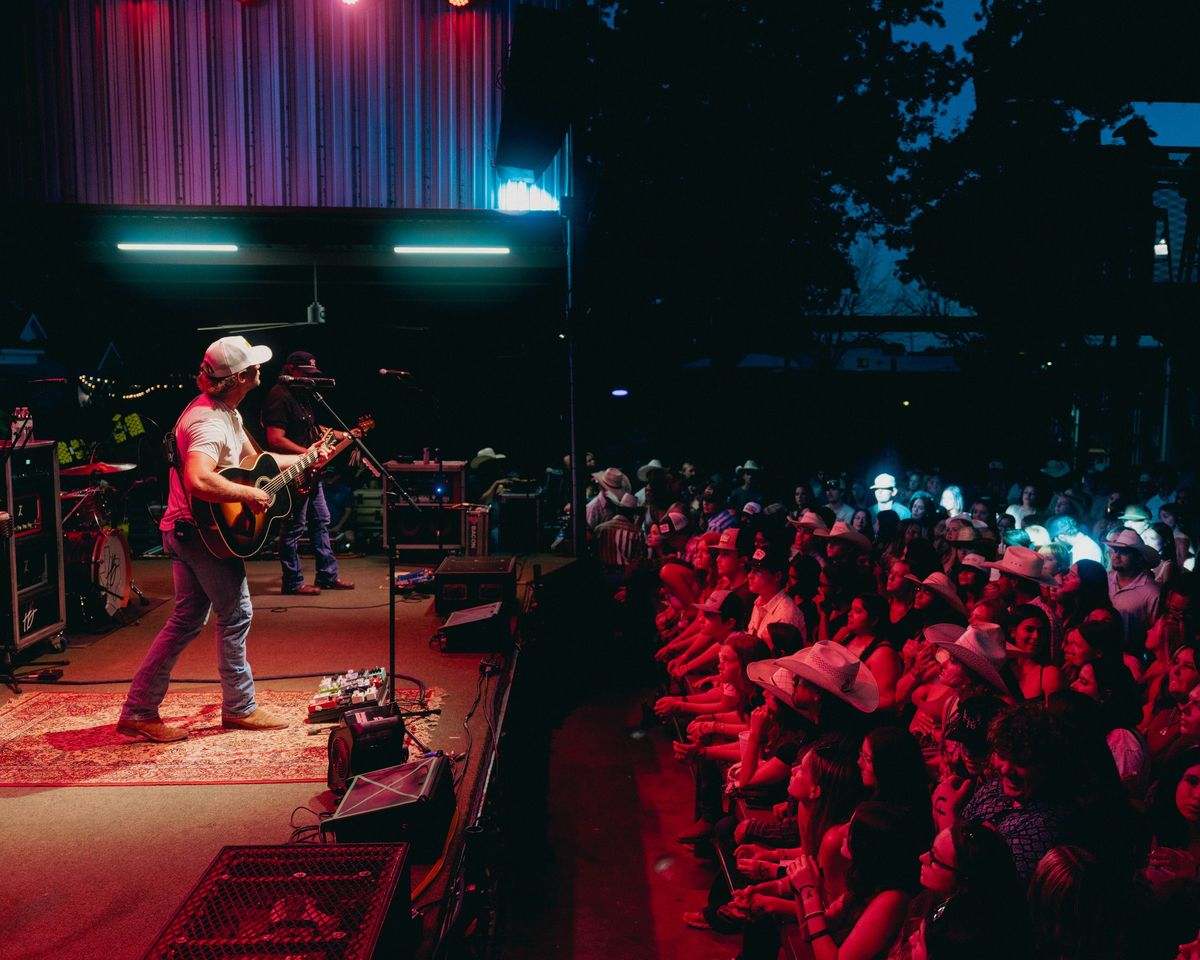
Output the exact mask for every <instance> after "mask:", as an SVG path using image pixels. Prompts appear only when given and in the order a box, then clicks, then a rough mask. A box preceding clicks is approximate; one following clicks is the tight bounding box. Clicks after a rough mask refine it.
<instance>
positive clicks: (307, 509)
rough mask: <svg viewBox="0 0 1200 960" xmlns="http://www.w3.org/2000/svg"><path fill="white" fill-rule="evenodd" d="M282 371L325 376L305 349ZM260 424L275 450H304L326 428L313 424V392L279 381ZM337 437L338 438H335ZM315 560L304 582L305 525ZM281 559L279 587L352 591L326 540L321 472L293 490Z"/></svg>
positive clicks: (297, 590) (291, 590)
mask: <svg viewBox="0 0 1200 960" xmlns="http://www.w3.org/2000/svg"><path fill="white" fill-rule="evenodd" d="M280 373H282V374H285V375H287V376H289V377H299V378H309V377H322V376H324V374H323V373H321V371H320V370H318V369H317V361H316V359H315V358H314V357H313V355H312V354H311V353H309V352H308V351H306V350H296V351H293V352H292V353H290V354H288V358H287V360H285V361H284V364H283V369H282V370H281V371H280ZM263 426H264V427H266V430H267V449H268V450H270V451H271V452H272V453H274V454H280V453H285V454H286V453H295V454H302V453H304V452H305V451H306V450H307V449H308V447H309V446H310V445H311V444H312V443H313V442H314V441H315V440H316V439H317V438H318V437H319V436H321V435H322V434H323V433H324V432H325V428H324V427H321V426H320V425H319V424H318V423H317V417H316V412H315V411H314V410H313V403H312V394H311V392H310V391H308V390H306V389H304V388H303V387H302V386H300V387H296V386H291V385H289V384H287V383H282V382H280V383H277V384H275V386H273V387H272V388H271V390H270V392H269V393H268V394H267V401H266V403H264V404H263ZM339 439H340V437H339ZM306 528H307V529H308V536H309V539H310V540H311V542H312V549H313V554H314V555H315V556H316V559H317V577H316V581H317V582H316V584H315V585H314V584H307V583H305V582H304V567H303V566H302V564H301V563H300V538H301V537H303V536H304V531H305V529H306ZM279 563H280V566H282V567H283V592H284V593H290V594H301V595H304V596H310V595H313V594H318V593H320V592H321V591H322V590H353V589H354V584H353V583H351V582H350V581H349V580H342V579H341V578H340V577H339V576H338V562H337V557H336V556H334V553H333V547H331V546H330V545H329V507H328V506H327V505H326V503H325V491H324V489H323V488H322V486H321V481H320V478H319V477H313V478H311V479H310V480H309V481H308V482H307V483H306V484H304V485H303V486H301V487H300V488H299V489H294V490H293V492H292V514H291V516H290V517H288V518H287V519H286V520H284V521H283V525H282V528H281V529H280V531H279Z"/></svg>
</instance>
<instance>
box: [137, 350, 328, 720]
mask: <svg viewBox="0 0 1200 960" xmlns="http://www.w3.org/2000/svg"><path fill="white" fill-rule="evenodd" d="M270 359H271V348H270V347H265V346H251V345H250V343H249V341H247V340H246V338H245V337H222V338H221V339H220V340H217V341H216V342H215V343H213V344H212V345H211V346H210V347H209V348H208V351H207V352H206V353H205V354H204V362H203V363H202V364H201V366H200V374H199V376H198V377H197V378H196V385H197V386H198V387H199V388H200V395H199V396H198V397H196V399H195V400H193V401H192V402H191V403H190V404H189V405H188V407H187V409H185V410H184V411H183V414H182V416H180V418H179V421H178V423H176V425H175V430H174V433H175V441H176V444H177V446H178V458H177V460H176V463H177V466H176V467H174V468H172V469H171V471H170V481H169V482H170V492H169V495H168V500H167V509H166V512H165V513H164V514H163V518H162V520H161V521H160V523H159V527H160V529H161V530H162V534H163V549H164V551H165V552H166V553H167V555H168V556H170V557H171V559H172V560H173V561H174V562H173V563H172V564H171V571H172V574H173V576H174V579H175V610H174V612H173V613H172V614H171V616H170V618H169V619H168V620H167V622H166V623H165V624H164V625H163V628H162V629H161V630H160V631H159V632H158V636H156V637H155V638H154V642H153V643H151V645H150V649H149V650H148V651H147V653H146V657H145V659H144V660H143V661H142V665H141V666H140V667H139V668H138V671H137V674H136V675H135V676H134V678H133V683H132V684H131V685H130V687H129V693H128V695H127V696H126V698H125V704H124V706H123V707H122V708H121V718H120V720H119V721H118V722H117V732H118V733H121V734H124V735H125V736H129V737H144V738H145V739H147V740H153V741H156V742H159V743H170V742H172V741H175V740H183V739H184V738H185V737H187V735H188V731H187V730H185V729H183V728H182V727H172V726H168V725H167V724H165V723H163V721H162V718H161V717H160V716H159V713H158V708H159V704H161V703H162V700H163V697H164V696H166V693H167V684H168V683H169V682H170V679H171V670H172V668H173V667H174V666H175V662H176V661H177V660H178V659H179V656H180V654H182V653H183V651H184V650H185V649H186V648H187V646H188V644H190V643H191V642H192V641H193V640H195V639H196V637H197V636H198V635H199V634H200V631H201V629H202V628H203V627H204V624H205V622H206V621H207V620H208V616H209V612H210V611H213V612H215V613H216V619H217V656H218V672H219V673H220V675H221V696H222V702H221V724H222V726H225V727H233V728H237V729H241V730H277V729H280V728H282V727H286V726H287V725H288V723H287V721H286V720H283V719H280V718H279V717H275V716H273V715H271V714H270V713H268V712H267V711H266V710H263V709H262V708H260V707H259V706H258V705H257V703H255V700H254V677H253V676H252V675H251V673H250V664H249V663H248V662H247V661H246V637H247V635H248V634H249V632H250V619H251V617H252V616H253V613H254V608H253V606H252V605H251V603H250V587H249V584H248V583H247V581H246V567H245V564H244V563H243V561H242V560H241V559H240V558H238V557H234V558H232V559H227V560H218V559H217V558H216V557H215V556H214V555H213V554H212V553H210V552H209V550H208V548H207V547H206V546H205V545H204V543H203V542H202V541H201V539H200V536H199V534H198V532H197V528H196V522H195V518H194V517H193V515H192V509H191V503H190V500H191V498H193V497H194V498H196V499H198V500H207V501H209V502H212V503H241V504H244V505H245V506H246V507H247V508H248V509H249V510H251V511H252V512H253V513H255V514H262V513H264V512H265V511H266V510H267V509H268V507H269V506H270V503H271V496H270V494H268V493H267V492H266V491H264V490H262V489H260V488H258V487H256V486H249V485H245V484H239V483H234V482H233V481H231V480H228V479H226V478H225V477H223V476H221V475H220V473H219V472H218V471H219V470H222V469H224V468H227V467H236V466H237V465H238V464H239V463H240V462H242V461H243V460H246V459H251V460H252V459H253V458H254V456H255V454H256V452H257V451H256V450H255V448H254V445H253V444H252V443H251V442H250V440H249V438H248V437H247V436H246V433H245V431H244V429H243V427H242V416H241V414H240V413H238V410H237V407H238V404H239V403H241V402H242V400H243V399H244V398H245V396H246V394H248V393H249V392H250V391H251V390H253V389H254V388H255V387H256V386H258V384H259V367H260V366H261V365H262V364H263V363H265V362H266V361H268V360H270ZM326 457H327V454H326V453H325V452H321V453H320V454H319V455H318V456H317V460H316V462H318V463H320V462H323V460H324V459H325V458H326ZM297 459H298V457H296V456H294V455H282V456H277V457H276V460H277V461H278V462H279V465H280V467H281V468H287V467H289V466H291V465H292V464H293V463H295V461H296V460H297Z"/></svg>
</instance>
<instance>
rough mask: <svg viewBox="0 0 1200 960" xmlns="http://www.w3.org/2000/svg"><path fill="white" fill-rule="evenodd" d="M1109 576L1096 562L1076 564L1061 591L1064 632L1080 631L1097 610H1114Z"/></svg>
mask: <svg viewBox="0 0 1200 960" xmlns="http://www.w3.org/2000/svg"><path fill="white" fill-rule="evenodd" d="M1111 609H1113V605H1112V601H1111V600H1110V599H1109V597H1108V574H1107V573H1106V572H1105V570H1104V567H1103V565H1102V564H1099V563H1097V562H1096V561H1095V560H1076V561H1075V562H1074V563H1073V564H1071V566H1070V567H1069V568H1068V569H1067V572H1066V574H1065V575H1064V576H1063V582H1062V583H1061V584H1060V585H1059V588H1058V618H1059V620H1061V621H1062V625H1063V630H1064V631H1066V630H1070V629H1071V628H1072V627H1077V626H1079V625H1080V624H1081V623H1083V621H1084V620H1086V619H1087V618H1088V615H1089V614H1090V613H1091V612H1092V611H1093V610H1111Z"/></svg>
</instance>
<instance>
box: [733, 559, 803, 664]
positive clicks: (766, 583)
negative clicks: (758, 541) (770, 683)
mask: <svg viewBox="0 0 1200 960" xmlns="http://www.w3.org/2000/svg"><path fill="white" fill-rule="evenodd" d="M787 571H788V561H787V553H786V552H785V551H783V550H775V549H771V548H766V549H763V548H759V549H757V550H755V551H754V553H753V555H752V556H751V562H750V575H749V577H748V578H747V583H748V584H749V586H750V592H751V593H753V594H754V596H755V600H754V607H753V608H752V609H751V611H750V623H749V625H748V626H747V627H746V630H747V632H749V633H752V634H754V635H755V636H756V637H758V638H759V639H760V640H762V641H763V642H764V643H766V644H767V646H768V647H770V648H771V649H772V650H774V649H775V645H774V641H773V640H772V638H771V634H770V631H769V630H768V629H767V628H768V627H769V626H770V625H771V624H772V623H788V624H791V625H792V626H793V627H795V628H796V629H797V630H798V631H799V632H800V637H801V640H803V639H804V637H805V631H806V628H805V623H804V616H803V614H801V612H800V608H799V607H797V606H796V603H795V601H794V600H793V599H792V597H791V595H790V594H789V593H788V592H787ZM789 652H790V651H789Z"/></svg>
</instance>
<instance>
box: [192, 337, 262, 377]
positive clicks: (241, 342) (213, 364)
mask: <svg viewBox="0 0 1200 960" xmlns="http://www.w3.org/2000/svg"><path fill="white" fill-rule="evenodd" d="M270 359H271V348H270V347H268V346H261V345H260V346H257V347H256V346H253V345H252V344H251V343H250V341H249V340H247V339H246V338H245V337H222V338H221V339H220V340H214V341H213V342H212V343H210V344H209V345H208V349H207V350H205V351H204V361H203V363H201V365H200V369H201V370H203V371H204V372H205V373H206V374H208V376H210V377H212V378H213V379H214V380H224V379H225V378H226V377H232V376H233V375H234V374H235V373H241V372H242V371H243V370H245V369H246V368H247V367H253V366H254V365H255V364H260V363H266V362H267V361H268V360H270Z"/></svg>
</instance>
